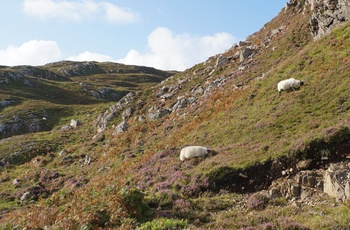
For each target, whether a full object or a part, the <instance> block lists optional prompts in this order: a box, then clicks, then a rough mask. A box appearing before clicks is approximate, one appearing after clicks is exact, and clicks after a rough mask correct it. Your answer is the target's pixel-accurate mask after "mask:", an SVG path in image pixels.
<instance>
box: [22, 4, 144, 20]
mask: <svg viewBox="0 0 350 230" xmlns="http://www.w3.org/2000/svg"><path fill="white" fill-rule="evenodd" d="M23 11H24V13H25V14H27V15H30V16H34V17H37V18H40V19H44V20H46V19H66V20H72V21H83V20H94V19H103V20H106V21H109V22H112V23H134V22H137V21H138V19H139V15H138V14H137V13H136V12H134V11H132V10H131V9H128V8H122V7H119V6H117V5H115V4H112V3H109V2H105V1H103V2H97V1H94V0H79V1H69V0H64V1H62V0H60V1H57V0H56V1H55V0H24V3H23Z"/></svg>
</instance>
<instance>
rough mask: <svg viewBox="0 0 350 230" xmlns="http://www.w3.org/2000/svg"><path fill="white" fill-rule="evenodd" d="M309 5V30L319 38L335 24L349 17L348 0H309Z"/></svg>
mask: <svg viewBox="0 0 350 230" xmlns="http://www.w3.org/2000/svg"><path fill="white" fill-rule="evenodd" d="M308 2H309V4H310V7H311V12H312V15H311V18H310V30H311V33H312V35H313V37H314V39H319V38H321V37H322V36H324V35H325V34H327V33H329V32H330V31H331V30H332V29H334V28H335V27H336V26H338V25H340V24H342V23H344V22H346V21H348V20H349V19H350V3H349V1H348V0H309V1H308Z"/></svg>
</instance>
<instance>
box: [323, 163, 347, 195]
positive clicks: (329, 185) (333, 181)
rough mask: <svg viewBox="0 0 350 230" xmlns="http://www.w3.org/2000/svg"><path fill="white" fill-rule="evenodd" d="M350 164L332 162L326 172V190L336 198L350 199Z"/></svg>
mask: <svg viewBox="0 0 350 230" xmlns="http://www.w3.org/2000/svg"><path fill="white" fill-rule="evenodd" d="M349 188H350V165H349V164H331V165H330V166H329V168H328V169H327V170H326V171H325V172H324V192H325V193H327V194H328V195H329V196H332V197H334V198H336V200H340V201H346V200H348V199H350V193H349Z"/></svg>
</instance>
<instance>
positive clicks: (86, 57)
mask: <svg viewBox="0 0 350 230" xmlns="http://www.w3.org/2000/svg"><path fill="white" fill-rule="evenodd" d="M66 60H70V61H98V62H107V61H109V62H115V60H113V58H112V57H110V56H108V55H104V54H98V53H93V52H90V51H85V52H84V53H81V54H79V55H78V56H71V57H68V58H67V59H66Z"/></svg>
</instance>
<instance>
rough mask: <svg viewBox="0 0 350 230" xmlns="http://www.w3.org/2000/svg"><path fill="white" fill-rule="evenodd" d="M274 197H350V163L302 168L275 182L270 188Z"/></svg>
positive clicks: (309, 198) (302, 199) (305, 199)
mask: <svg viewBox="0 0 350 230" xmlns="http://www.w3.org/2000/svg"><path fill="white" fill-rule="evenodd" d="M269 193H270V197H271V198H272V199H274V198H277V197H281V196H284V197H286V198H288V199H300V200H301V201H310V200H312V199H313V196H314V195H320V194H327V195H329V196H331V197H334V198H335V199H336V200H338V201H343V202H345V201H347V200H349V199H350V163H348V162H341V163H333V164H330V165H329V167H328V169H327V170H323V169H318V170H302V171H300V172H298V173H296V174H293V175H290V176H288V177H284V178H280V179H278V180H276V181H274V182H273V184H272V185H271V187H270V189H269Z"/></svg>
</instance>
